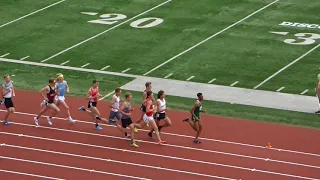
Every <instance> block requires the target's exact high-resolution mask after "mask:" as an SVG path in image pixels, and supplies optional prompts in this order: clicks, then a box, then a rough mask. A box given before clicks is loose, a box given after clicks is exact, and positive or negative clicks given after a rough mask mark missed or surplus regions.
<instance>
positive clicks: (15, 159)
mask: <svg viewBox="0 0 320 180" xmlns="http://www.w3.org/2000/svg"><path fill="white" fill-rule="evenodd" d="M0 159H8V160H13V161H21V162H27V163H33V164H41V165H46V166H53V167H60V168H66V169H73V170H79V171H87V172H91V173H98V174H106V175H112V176H119V177H124V178H131V179H139V180H141V179H146V178H141V177H135V176H128V175H124V174H116V173H111V172H104V171H97V170H94V169H85V168H79V167H73V166H66V165H61V164H53V163H46V162H41V161H33V160H27V159H19V158H12V157H6V156H0Z"/></svg>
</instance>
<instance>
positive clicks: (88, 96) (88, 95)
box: [86, 89, 94, 99]
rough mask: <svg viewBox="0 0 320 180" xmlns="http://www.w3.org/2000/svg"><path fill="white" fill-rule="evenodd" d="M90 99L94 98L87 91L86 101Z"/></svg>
mask: <svg viewBox="0 0 320 180" xmlns="http://www.w3.org/2000/svg"><path fill="white" fill-rule="evenodd" d="M92 98H94V97H92V96H91V91H90V89H89V90H88V92H87V94H86V99H92Z"/></svg>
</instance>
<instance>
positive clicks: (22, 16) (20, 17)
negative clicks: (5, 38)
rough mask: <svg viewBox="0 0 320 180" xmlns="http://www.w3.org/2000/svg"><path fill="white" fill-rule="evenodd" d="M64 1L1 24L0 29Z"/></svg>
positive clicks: (62, 0)
mask: <svg viewBox="0 0 320 180" xmlns="http://www.w3.org/2000/svg"><path fill="white" fill-rule="evenodd" d="M64 1H66V0H61V1H58V2H56V3H53V4H51V5H49V6H46V7H44V8H42V9H39V10H37V11H34V12H32V13H29V14H27V15H24V16H22V17H19V18H18V19H15V20H13V21H10V22H7V23H5V24H2V25H1V26H0V28H2V27H4V26H7V25H9V24H11V23H14V22H16V21H19V20H21V19H23V18H26V17H28V16H31V15H33V14H35V13H37V12H40V11H43V10H45V9H48V8H49V7H52V6H55V5H57V4H59V3H62V2H64Z"/></svg>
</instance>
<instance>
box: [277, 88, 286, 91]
mask: <svg viewBox="0 0 320 180" xmlns="http://www.w3.org/2000/svg"><path fill="white" fill-rule="evenodd" d="M284 88H285V87H281V88H279V89H277V92H280V91H282V90H283V89H284Z"/></svg>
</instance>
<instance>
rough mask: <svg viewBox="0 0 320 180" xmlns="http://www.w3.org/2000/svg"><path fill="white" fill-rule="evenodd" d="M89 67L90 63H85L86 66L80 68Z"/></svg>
mask: <svg viewBox="0 0 320 180" xmlns="http://www.w3.org/2000/svg"><path fill="white" fill-rule="evenodd" d="M89 65H90V63H87V64H84V65H82V66H81V67H82V68H84V67H86V66H89Z"/></svg>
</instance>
